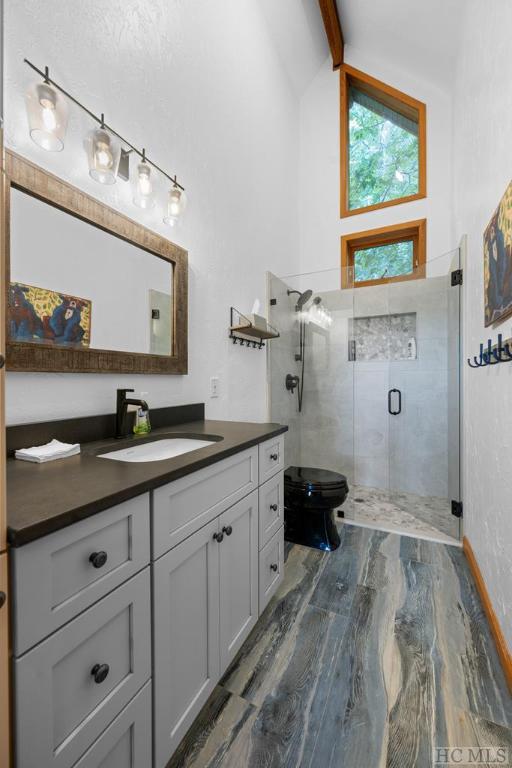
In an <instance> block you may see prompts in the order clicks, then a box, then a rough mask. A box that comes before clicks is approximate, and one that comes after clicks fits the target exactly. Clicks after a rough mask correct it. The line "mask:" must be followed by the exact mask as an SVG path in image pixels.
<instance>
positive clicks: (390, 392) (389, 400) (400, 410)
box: [388, 389, 402, 416]
mask: <svg viewBox="0 0 512 768" xmlns="http://www.w3.org/2000/svg"><path fill="white" fill-rule="evenodd" d="M394 393H396V394H397V395H398V411H394V410H393V409H392V407H391V398H392V396H393V394H394ZM388 413H390V414H391V416H398V414H399V413H402V393H401V392H400V390H399V389H390V390H389V392H388Z"/></svg>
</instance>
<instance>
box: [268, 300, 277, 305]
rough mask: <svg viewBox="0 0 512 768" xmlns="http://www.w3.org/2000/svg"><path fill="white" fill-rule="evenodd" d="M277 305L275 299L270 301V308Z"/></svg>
mask: <svg viewBox="0 0 512 768" xmlns="http://www.w3.org/2000/svg"><path fill="white" fill-rule="evenodd" d="M276 304H277V299H270V306H271V307H275V306H276Z"/></svg>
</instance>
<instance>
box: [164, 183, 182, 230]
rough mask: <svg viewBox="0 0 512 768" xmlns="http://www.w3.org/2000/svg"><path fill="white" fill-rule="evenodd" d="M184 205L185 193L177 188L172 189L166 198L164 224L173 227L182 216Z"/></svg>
mask: <svg viewBox="0 0 512 768" xmlns="http://www.w3.org/2000/svg"><path fill="white" fill-rule="evenodd" d="M186 204H187V199H186V196H185V192H184V191H183V190H182V189H180V188H179V187H172V189H171V190H169V196H168V198H167V212H166V215H165V216H164V224H168V225H169V226H170V227H175V226H176V224H177V223H178V222H179V221H180V219H181V217H182V216H183V212H184V210H185V206H186Z"/></svg>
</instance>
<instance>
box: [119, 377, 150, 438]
mask: <svg viewBox="0 0 512 768" xmlns="http://www.w3.org/2000/svg"><path fill="white" fill-rule="evenodd" d="M134 391H135V390H133V389H118V390H117V402H116V438H120V437H128V436H129V435H131V434H132V429H133V423H130V419H129V418H128V406H129V405H138V406H139V408H142V409H143V410H144V411H148V410H149V408H148V404H147V403H146V401H145V400H139V399H138V398H136V397H126V393H127V392H134ZM131 421H132V422H133V420H131Z"/></svg>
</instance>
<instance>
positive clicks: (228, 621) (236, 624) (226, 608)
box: [219, 491, 258, 675]
mask: <svg viewBox="0 0 512 768" xmlns="http://www.w3.org/2000/svg"><path fill="white" fill-rule="evenodd" d="M219 533H220V534H221V535H222V536H223V538H222V541H221V543H220V546H219V558H220V563H219V570H220V582H219V589H220V601H219V605H220V674H221V675H222V674H223V673H224V672H225V671H226V668H227V666H228V664H229V663H230V662H231V661H232V660H233V658H234V657H235V654H236V653H237V651H238V649H239V648H240V646H241V645H242V643H243V642H244V640H245V639H246V637H247V635H248V634H249V632H250V631H251V629H252V628H253V627H254V625H255V624H256V622H257V620H258V491H254V492H253V493H251V494H250V495H249V496H247V497H246V498H245V499H242V501H239V502H238V504H235V505H234V506H233V507H230V509H228V510H226V512H224V513H223V514H222V515H221V516H220V518H219Z"/></svg>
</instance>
